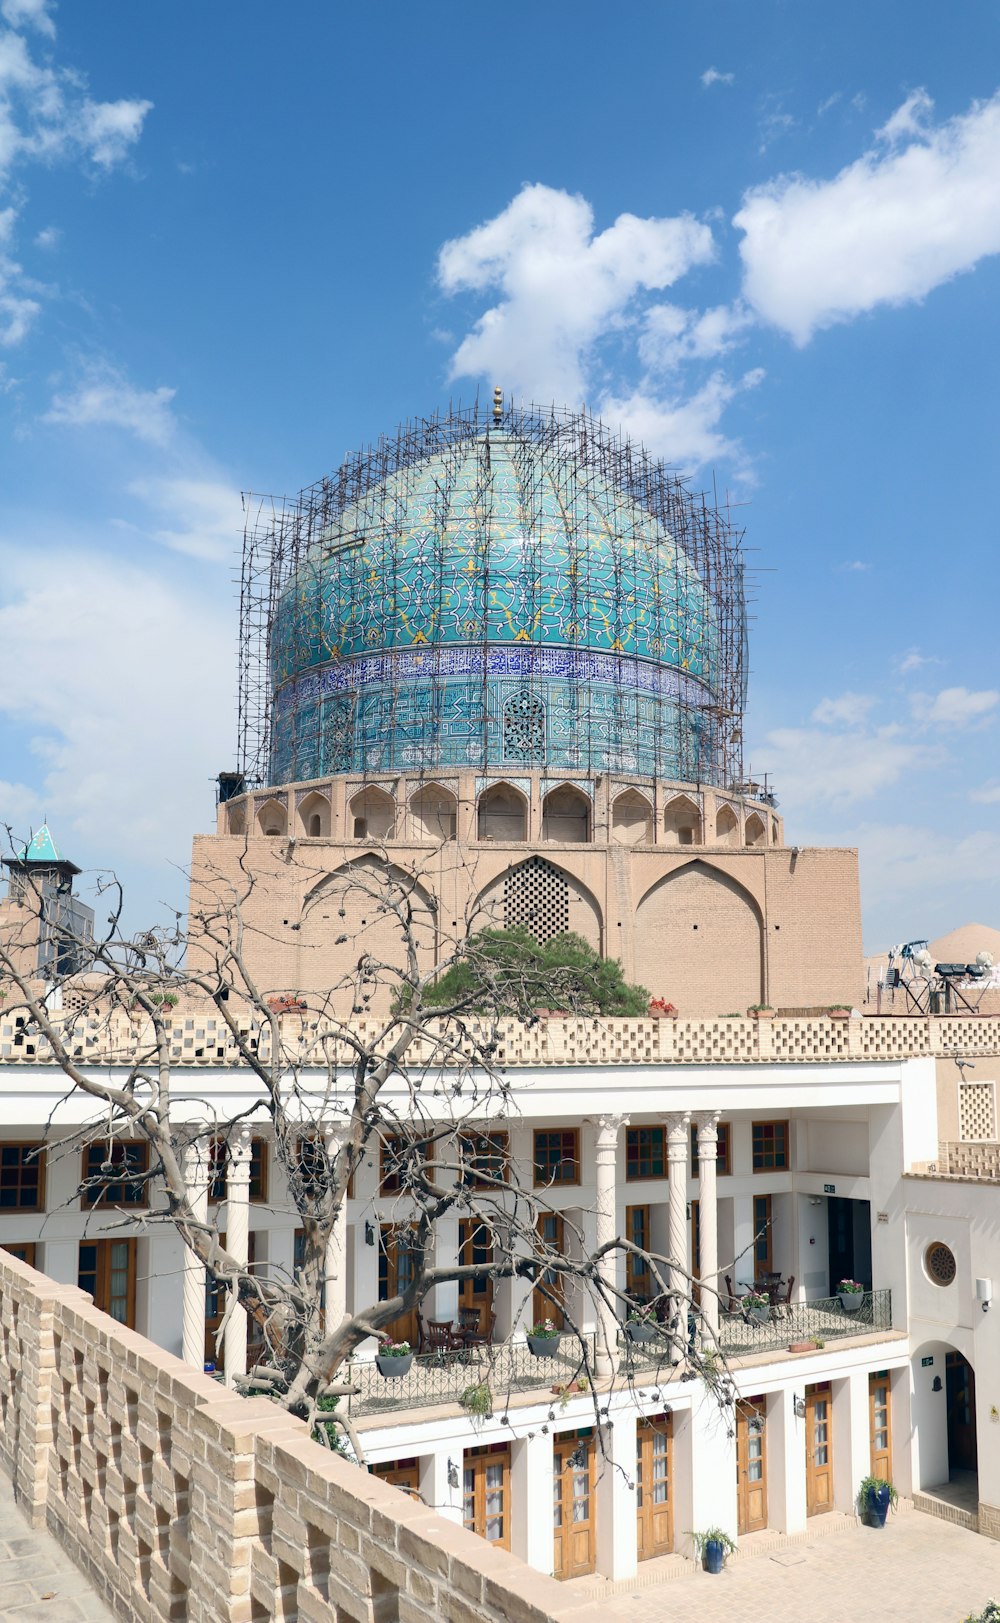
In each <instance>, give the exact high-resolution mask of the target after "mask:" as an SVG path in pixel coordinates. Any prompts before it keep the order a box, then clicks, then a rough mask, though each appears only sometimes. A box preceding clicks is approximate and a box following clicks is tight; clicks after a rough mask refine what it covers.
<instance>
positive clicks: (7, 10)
mask: <svg viewBox="0 0 1000 1623" xmlns="http://www.w3.org/2000/svg"><path fill="white" fill-rule="evenodd" d="M0 17H2V18H3V20H4V22H5V23H9V24H10V26H11V28H37V30H38V32H39V33H40V34H46V35H48V37H49V39H53V38H54V37H55V32H56V25H55V23H54V22H53V21H52V18H51V16H50V14H49V0H2V3H0Z"/></svg>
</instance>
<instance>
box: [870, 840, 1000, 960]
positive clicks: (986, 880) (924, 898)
mask: <svg viewBox="0 0 1000 1623" xmlns="http://www.w3.org/2000/svg"><path fill="white" fill-rule="evenodd" d="M848 838H849V839H850V842H851V844H852V845H857V846H858V848H859V851H860V855H861V880H862V890H863V892H864V895H865V900H866V904H867V905H869V906H871V907H878V906H880V905H882V904H884V903H885V902H887V901H888V902H890V903H892V904H895V905H897V906H898V905H899V903H900V901H901V900H902V899H908V898H911V897H912V898H915V899H916V901H917V903H918V904H919V907H920V909H921V910H922V912H923V917H922V918H918V917H917V915H915V914H914V913H913V907H912V904H910V906H909V908H908V912H909V914H910V916H911V917H912V918H914V921H915V927H916V928H918V929H920V928H923V929H926V930H927V931H928V933H931V934H933V933H935V932H934V930H933V929H932V928H931V927H930V926H929V925H928V924H927V923H926V922H925V921H926V910H929V908H930V905H931V901H932V898H935V897H940V896H941V895H942V893H943V895H944V897H945V899H946V905H947V907H948V910H949V912H950V913H951V915H952V925H951V928H954V925H955V924H956V923H958V922H959V920H958V919H956V918H955V917H954V913H955V911H956V910H957V906H958V905H960V904H956V902H955V900H954V896H955V892H956V891H958V890H960V889H961V888H962V887H965V886H973V885H974V886H976V887H977V894H978V900H979V903H980V904H981V903H982V900H983V893H982V889H981V887H982V886H983V885H987V886H989V887H996V884H997V875H998V874H1000V834H998V833H997V832H995V831H994V830H985V829H977V830H974V831H973V832H972V833H971V834H965V835H958V836H956V835H953V834H950V833H949V832H948V830H947V829H946V828H942V827H940V826H938V827H935V828H920V827H915V826H913V825H912V824H907V823H868V824H862V825H861V826H860V827H859V828H857V829H854V830H850V831H848ZM935 912H936V913H937V915H938V916H941V908H940V905H939V904H938V906H937V907H936V908H935ZM946 916H947V915H946ZM906 933H907V932H906V931H905V930H904V931H901V932H900V938H905V936H906Z"/></svg>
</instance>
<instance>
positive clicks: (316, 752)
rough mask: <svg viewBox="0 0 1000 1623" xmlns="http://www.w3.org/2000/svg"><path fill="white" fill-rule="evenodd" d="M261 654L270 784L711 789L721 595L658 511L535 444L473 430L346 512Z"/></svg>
mask: <svg viewBox="0 0 1000 1623" xmlns="http://www.w3.org/2000/svg"><path fill="white" fill-rule="evenodd" d="M269 657H270V675H271V683H272V690H273V707H272V734H271V768H270V778H271V781H272V782H273V783H281V782H289V781H294V780H302V779H306V778H311V777H319V776H322V775H323V774H325V773H331V772H347V771H358V770H366V769H367V770H379V771H384V770H387V769H390V768H397V769H411V770H412V769H420V770H425V769H429V770H433V769H434V768H435V767H437V766H455V765H474V766H481V767H486V766H490V767H500V768H504V767H509V766H511V765H512V764H513V763H517V762H519V763H520V764H521V765H522V766H523V765H524V763H525V762H526V761H527V762H528V763H529V764H532V765H535V764H537V765H548V766H550V767H553V768H555V769H557V770H558V769H567V768H570V767H573V768H582V769H585V770H590V769H593V770H595V771H599V770H616V771H622V772H630V773H639V774H642V775H644V776H645V775H658V776H671V777H691V778H703V779H705V780H707V781H712V779H713V777H714V770H713V763H714V761H715V759H716V756H717V747H716V746H717V740H716V738H715V723H714V721H713V720H712V719H711V718H712V717H713V716H714V715H715V714H716V713H717V704H718V701H717V697H716V694H717V688H718V676H719V662H720V633H719V625H718V618H717V611H716V606H715V603H714V601H713V598H712V595H711V593H710V592H709V591H708V590H707V588H706V586H705V584H704V583H703V581H702V580H701V578H700V577H699V575H698V573H697V571H696V570H695V569H694V568H693V566H692V565H691V563H690V561H689V560H688V558H687V556H686V555H685V553H684V552H683V551H682V550H681V549H680V548H678V547H677V546H675V544H674V542H673V540H672V539H671V537H670V535H669V534H667V533H666V531H665V530H664V529H663V528H662V527H660V526H659V525H658V524H657V522H656V520H655V519H654V517H653V516H652V514H650V513H648V512H646V511H645V510H644V509H642V508H641V507H640V506H639V505H637V504H636V503H633V502H630V501H628V500H626V499H624V498H623V497H622V496H620V495H619V494H617V493H616V492H615V491H614V490H613V489H612V488H611V487H610V485H609V484H607V483H605V482H604V481H603V480H602V479H601V478H600V476H599V475H598V474H594V473H591V474H590V476H589V477H588V479H587V480H586V481H582V480H579V479H577V478H575V477H574V473H573V470H572V468H570V467H568V466H567V463H566V459H565V458H563V459H561V460H560V459H558V458H556V457H555V456H554V455H552V454H550V453H549V452H548V451H547V450H546V449H545V447H544V446H542V445H539V444H538V443H536V442H535V441H534V440H533V439H532V438H531V437H530V435H523V436H522V435H518V434H511V433H505V434H499V433H496V432H494V433H493V434H487V433H486V432H480V433H479V434H478V435H477V436H475V437H466V438H465V440H464V441H462V442H461V443H458V444H455V445H452V446H449V447H446V448H444V449H443V450H441V451H440V452H438V453H435V454H433V455H430V456H428V457H426V458H424V459H423V460H421V461H419V462H417V463H415V464H413V465H411V466H409V467H404V468H400V469H397V470H396V471H395V472H394V473H392V474H391V475H390V476H389V477H388V478H387V479H385V480H384V481H383V482H381V483H379V484H377V485H375V486H373V487H372V488H370V489H368V490H367V491H366V492H365V494H364V496H363V497H362V498H360V499H359V500H357V501H355V502H354V503H353V504H352V505H348V506H346V507H345V509H344V511H343V512H342V513H341V514H340V516H339V517H338V519H337V522H336V524H335V526H333V527H329V528H328V529H327V530H326V532H325V533H323V534H322V535H320V536H319V538H318V539H317V540H314V541H313V543H312V545H311V547H310V548H309V550H308V551H307V553H306V554H305V556H304V557H303V558H302V560H301V561H300V562H299V565H298V568H297V570H296V572H295V573H294V575H293V577H292V579H291V580H290V581H289V583H288V584H287V586H286V588H285V589H284V592H283V593H282V595H281V597H280V599H279V602H278V605H277V609H276V613H275V616H274V622H273V627H272V634H271V641H270V649H269ZM518 717H520V720H518Z"/></svg>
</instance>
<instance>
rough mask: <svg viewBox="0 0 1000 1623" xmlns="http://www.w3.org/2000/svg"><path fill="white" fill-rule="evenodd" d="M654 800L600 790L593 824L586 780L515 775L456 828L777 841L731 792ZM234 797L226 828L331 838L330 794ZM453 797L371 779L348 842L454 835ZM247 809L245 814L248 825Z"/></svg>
mask: <svg viewBox="0 0 1000 1623" xmlns="http://www.w3.org/2000/svg"><path fill="white" fill-rule="evenodd" d="M664 798H665V804H663V803H662V802H661V805H660V807H659V808H658V807H657V806H656V804H655V803H654V799H653V798H652V797H651V796H650V795H649V794H648V793H644V792H643V791H642V790H640V789H636V788H633V787H629V788H621V789H619V790H617V792H614V793H612V794H610V795H609V797H608V803H607V808H606V812H605V819H604V826H603V828H600V827H596V826H595V825H596V823H597V819H596V818H595V803H594V792H593V787H592V786H591V785H590V784H589V783H582V782H577V783H574V782H564V783H560V784H557V785H555V786H554V787H552V788H549V789H547V790H546V791H545V792H543V793H542V794H541V795H540V796H539V797H538V805H537V815H536V809H535V807H534V806H533V804H532V798H531V797H530V796H529V795H528V794H526V793H525V791H524V789H523V788H522V787H520V786H519V785H518V784H516V783H513V782H508V781H504V780H500V781H497V782H494V783H491V784H489V785H487V786H485V787H482V788H480V789H479V792H478V793H477V794H476V796H475V799H474V807H473V813H472V816H471V817H470V818H469V819H468V822H467V824H466V826H465V828H464V834H465V837H466V838H467V839H468V840H470V841H472V842H479V843H490V844H491V843H497V844H504V845H508V844H513V845H518V844H528V843H532V844H534V843H537V842H538V841H539V840H540V841H541V842H542V843H544V844H553V845H589V844H604V843H609V844H612V845H626V846H668V847H669V846H722V847H724V848H729V849H749V850H759V849H764V848H766V847H767V846H768V845H778V844H780V843H781V835H780V829H779V825H778V820H777V819H776V818H775V817H773V816H771V815H770V814H769V812H768V810H767V807H766V806H761V807H759V808H758V809H752V808H749V807H747V806H746V805H744V804H743V803H741V802H740V801H738V800H734V801H728V800H720V799H715V801H714V804H713V806H712V807H711V809H710V810H706V808H705V807H704V806H703V804H702V802H703V798H704V797H702V796H701V795H700V794H699V793H697V792H696V791H693V792H692V793H691V794H685V793H682V792H671V793H669V794H668V795H667V796H666V797H664ZM291 799H292V797H291V796H290V794H289V792H286V791H284V790H282V791H278V790H275V791H272V792H270V793H269V794H268V795H267V796H264V797H261V796H256V797H254V799H253V801H252V802H251V801H250V799H249V798H248V799H244V800H240V801H234V802H233V803H232V804H231V805H230V806H229V808H228V812H227V819H226V828H227V831H228V833H230V834H232V835H240V836H243V837H245V836H246V835H247V834H248V833H249V834H251V835H256V836H264V837H267V838H278V839H289V838H292V837H294V838H295V839H319V840H329V839H331V838H336V837H337V835H336V833H335V828H334V823H335V817H334V807H333V801H332V799H331V796H330V795H328V794H326V793H324V792H323V791H322V790H321V789H312V790H309V791H306V792H301V791H300V792H298V793H295V794H294V804H290V801H291ZM461 809H462V803H461V802H460V800H459V796H458V795H457V794H456V793H455V792H454V791H453V790H452V789H449V788H446V787H445V786H444V785H442V784H438V783H420V784H419V785H417V786H416V787H415V788H414V789H413V790H412V792H411V793H410V794H409V795H408V797H407V795H406V794H405V792H404V793H401V794H394V793H391V792H390V790H389V789H387V788H384V787H381V786H379V785H377V784H368V785H365V786H364V787H359V788H358V789H357V791H356V792H355V793H353V794H349V796H348V798H347V802H346V816H345V818H344V819H343V833H342V834H341V835H340V838H342V839H345V840H347V841H352V840H359V841H365V842H369V843H370V842H378V841H396V842H399V843H403V844H409V843H426V842H434V843H440V842H441V841H445V840H451V839H456V838H458V837H459V835H460V831H461V829H462V823H461ZM248 816H249V818H250V819H251V821H250V824H249V827H248Z"/></svg>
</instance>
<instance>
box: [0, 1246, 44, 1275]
mask: <svg viewBox="0 0 1000 1623" xmlns="http://www.w3.org/2000/svg"><path fill="white" fill-rule="evenodd" d="M0 1251H6V1252H7V1254H8V1255H9V1256H11V1257H18V1258H19V1259H20V1260H21V1262H26V1263H27V1264H28V1267H29V1268H34V1267H37V1264H36V1262H35V1241H34V1240H28V1241H26V1242H25V1243H24V1244H23V1245H14V1244H9V1243H7V1242H4V1243H3V1244H2V1245H0Z"/></svg>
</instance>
